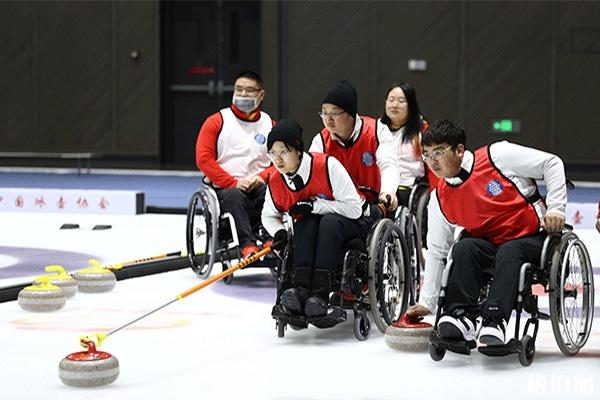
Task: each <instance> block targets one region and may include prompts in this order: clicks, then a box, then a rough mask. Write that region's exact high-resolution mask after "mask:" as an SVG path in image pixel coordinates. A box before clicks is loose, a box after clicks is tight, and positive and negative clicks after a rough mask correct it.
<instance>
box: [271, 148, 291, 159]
mask: <svg viewBox="0 0 600 400" xmlns="http://www.w3.org/2000/svg"><path fill="white" fill-rule="evenodd" d="M291 155H292V152H291V151H289V150H287V149H283V150H280V151H275V150H269V151H267V156H268V157H269V158H270V159H271V161H273V160H284V161H285V160H287V159H288V158H289V157H290V156H291Z"/></svg>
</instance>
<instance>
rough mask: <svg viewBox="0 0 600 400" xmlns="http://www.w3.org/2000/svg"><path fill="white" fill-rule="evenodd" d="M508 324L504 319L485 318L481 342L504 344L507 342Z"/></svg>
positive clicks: (491, 344)
mask: <svg viewBox="0 0 600 400" xmlns="http://www.w3.org/2000/svg"><path fill="white" fill-rule="evenodd" d="M498 321H500V322H498ZM506 325H507V324H506V321H505V320H504V319H494V318H489V319H485V320H484V321H483V327H482V328H481V332H479V343H482V344H486V345H488V346H499V345H503V344H504V343H506Z"/></svg>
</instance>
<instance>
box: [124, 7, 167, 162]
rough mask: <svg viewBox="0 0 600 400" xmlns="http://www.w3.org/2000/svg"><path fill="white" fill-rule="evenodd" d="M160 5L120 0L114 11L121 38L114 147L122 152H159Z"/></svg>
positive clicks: (145, 153)
mask: <svg viewBox="0 0 600 400" xmlns="http://www.w3.org/2000/svg"><path fill="white" fill-rule="evenodd" d="M158 8H159V5H158V3H149V2H144V3H141V2H118V3H117V4H116V9H115V10H114V11H115V12H116V21H117V22H116V36H117V38H118V42H117V44H116V49H115V52H116V71H117V76H116V86H117V90H116V108H117V109H118V115H117V121H116V135H115V138H116V143H114V149H115V152H117V153H120V154H139V155H157V154H158V153H159V141H158V135H157V134H156V133H157V131H158V126H159V109H160V107H159V98H158V95H157V94H158V92H159V82H160V71H159V46H160V39H159V35H158V25H159V15H158V13H159V10H158ZM135 51H137V52H138V57H137V58H136V57H135V53H134V54H132V52H135Z"/></svg>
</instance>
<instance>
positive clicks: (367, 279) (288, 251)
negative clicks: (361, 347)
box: [271, 218, 410, 341]
mask: <svg viewBox="0 0 600 400" xmlns="http://www.w3.org/2000/svg"><path fill="white" fill-rule="evenodd" d="M346 247H347V248H348V250H347V251H346V253H345V256H344V262H343V267H342V271H341V273H339V272H338V273H335V274H334V276H333V277H332V289H333V292H334V294H333V296H332V298H330V312H329V313H328V314H327V315H326V316H324V317H317V318H314V317H313V318H309V317H305V316H298V315H291V314H288V313H286V312H285V311H284V310H283V307H282V306H281V302H280V299H281V294H282V293H283V292H284V291H285V290H286V289H287V288H289V287H291V282H292V272H293V271H292V266H291V262H292V259H293V251H294V247H293V233H292V231H291V229H290V230H288V244H287V246H286V247H285V248H284V249H283V252H282V259H281V265H280V268H279V269H278V276H277V298H276V301H275V305H274V306H273V310H272V312H271V315H272V317H273V318H274V319H275V326H276V329H277V334H278V336H279V337H280V338H283V337H284V336H285V330H286V327H287V326H288V325H289V326H290V327H291V328H292V329H294V330H300V329H306V328H308V326H309V324H312V325H314V326H316V327H318V328H330V327H333V326H335V325H337V324H339V323H341V322H344V321H345V320H346V319H347V310H352V312H353V314H354V325H353V329H354V335H355V336H356V338H357V339H358V340H360V341H363V340H366V339H367V338H368V337H369V334H370V329H371V325H370V321H369V317H368V313H369V312H370V313H371V314H372V317H373V321H374V322H375V325H376V326H377V328H378V329H379V330H380V331H381V332H382V333H385V330H386V328H387V327H388V326H389V325H390V324H391V323H392V322H394V321H396V320H397V319H398V318H399V317H400V315H402V314H403V313H404V311H405V310H406V308H407V303H408V293H409V288H408V282H409V279H407V277H408V276H409V274H410V271H409V270H408V269H407V266H406V264H405V259H406V256H405V254H406V244H405V240H404V235H403V233H402V232H401V231H400V228H399V227H398V226H397V225H396V224H394V223H393V221H392V220H390V219H387V218H383V219H380V220H379V221H377V222H376V223H375V224H374V226H373V227H372V228H371V230H370V232H369V235H368V237H367V240H366V243H365V241H363V240H360V239H354V240H351V241H350V242H349V243H347V246H346Z"/></svg>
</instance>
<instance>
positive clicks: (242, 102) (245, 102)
mask: <svg viewBox="0 0 600 400" xmlns="http://www.w3.org/2000/svg"><path fill="white" fill-rule="evenodd" d="M232 103H233V104H234V105H235V106H236V107H237V108H239V109H240V111H243V112H245V113H249V112H250V111H253V110H255V109H256V107H258V98H257V97H242V96H233V101H232Z"/></svg>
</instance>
